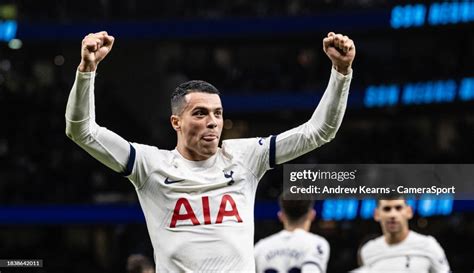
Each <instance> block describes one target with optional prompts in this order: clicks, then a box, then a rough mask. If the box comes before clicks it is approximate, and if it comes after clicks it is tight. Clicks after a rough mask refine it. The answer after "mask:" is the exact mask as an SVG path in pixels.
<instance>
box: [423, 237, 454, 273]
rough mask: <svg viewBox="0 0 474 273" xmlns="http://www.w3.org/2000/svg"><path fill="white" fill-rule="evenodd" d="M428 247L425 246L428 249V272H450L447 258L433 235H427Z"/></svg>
mask: <svg viewBox="0 0 474 273" xmlns="http://www.w3.org/2000/svg"><path fill="white" fill-rule="evenodd" d="M429 239H430V240H429V242H430V243H429V247H428V248H427V250H428V251H430V259H431V265H430V273H448V272H451V270H450V268H449V263H448V259H447V258H446V254H445V253H444V250H443V248H442V247H441V245H440V244H439V243H438V241H436V239H435V238H434V237H431V236H429Z"/></svg>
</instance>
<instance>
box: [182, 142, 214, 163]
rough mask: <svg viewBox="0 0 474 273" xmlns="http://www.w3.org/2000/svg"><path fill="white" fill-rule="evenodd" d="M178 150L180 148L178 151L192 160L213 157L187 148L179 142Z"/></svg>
mask: <svg viewBox="0 0 474 273" xmlns="http://www.w3.org/2000/svg"><path fill="white" fill-rule="evenodd" d="M176 150H178V152H179V153H180V154H181V155H182V156H183V157H184V158H186V159H187V160H191V161H203V160H206V159H208V158H210V157H211V156H205V155H200V154H197V153H195V152H194V151H192V150H189V149H186V148H184V147H183V146H182V145H179V144H178V146H176Z"/></svg>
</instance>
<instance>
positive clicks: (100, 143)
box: [66, 31, 134, 175]
mask: <svg viewBox="0 0 474 273" xmlns="http://www.w3.org/2000/svg"><path fill="white" fill-rule="evenodd" d="M113 42H114V38H113V37H112V36H109V35H108V34H107V33H106V32H105V31H103V32H99V33H94V34H89V35H87V36H86V37H85V38H84V40H83V41H82V48H81V57H82V59H81V64H80V65H79V67H78V71H77V72H76V79H75V82H74V85H73V87H72V90H71V93H70V94H69V98H68V102H67V107H66V135H67V136H68V137H69V138H70V139H72V140H73V141H74V142H76V143H77V144H78V145H79V146H81V148H83V149H84V150H86V151H87V152H88V153H89V154H90V155H92V156H93V157H94V158H96V159H97V160H99V161H100V162H102V163H103V164H105V165H106V166H108V167H109V168H111V169H112V170H114V171H116V172H120V173H124V174H125V175H128V174H129V173H130V172H131V168H132V167H133V166H128V163H129V157H130V158H131V157H132V156H134V154H132V152H133V151H134V149H133V147H132V146H131V145H130V144H129V143H128V142H127V141H126V140H124V139H123V138H122V137H120V136H119V135H117V134H115V133H113V132H112V131H109V130H107V129H106V128H104V127H101V126H99V125H97V123H96V122H95V109H94V81H95V70H96V69H97V65H98V64H99V62H100V61H102V60H103V59H104V58H105V56H106V55H107V54H108V53H109V52H110V50H111V49H112V45H113ZM132 163H133V162H132Z"/></svg>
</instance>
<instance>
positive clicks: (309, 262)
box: [303, 261, 324, 272]
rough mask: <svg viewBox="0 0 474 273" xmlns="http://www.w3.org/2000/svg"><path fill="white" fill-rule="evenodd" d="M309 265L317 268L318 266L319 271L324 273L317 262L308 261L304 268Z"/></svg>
mask: <svg viewBox="0 0 474 273" xmlns="http://www.w3.org/2000/svg"><path fill="white" fill-rule="evenodd" d="M307 264H312V265H315V266H317V267H318V268H319V271H321V272H324V271H323V269H322V268H321V265H319V264H318V263H317V262H313V261H306V262H304V263H303V266H304V265H307Z"/></svg>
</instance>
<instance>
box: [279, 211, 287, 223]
mask: <svg viewBox="0 0 474 273" xmlns="http://www.w3.org/2000/svg"><path fill="white" fill-rule="evenodd" d="M277 215H278V220H280V222H282V223H284V222H285V220H286V219H285V214H284V213H283V212H282V211H281V210H280V211H278V213H277Z"/></svg>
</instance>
